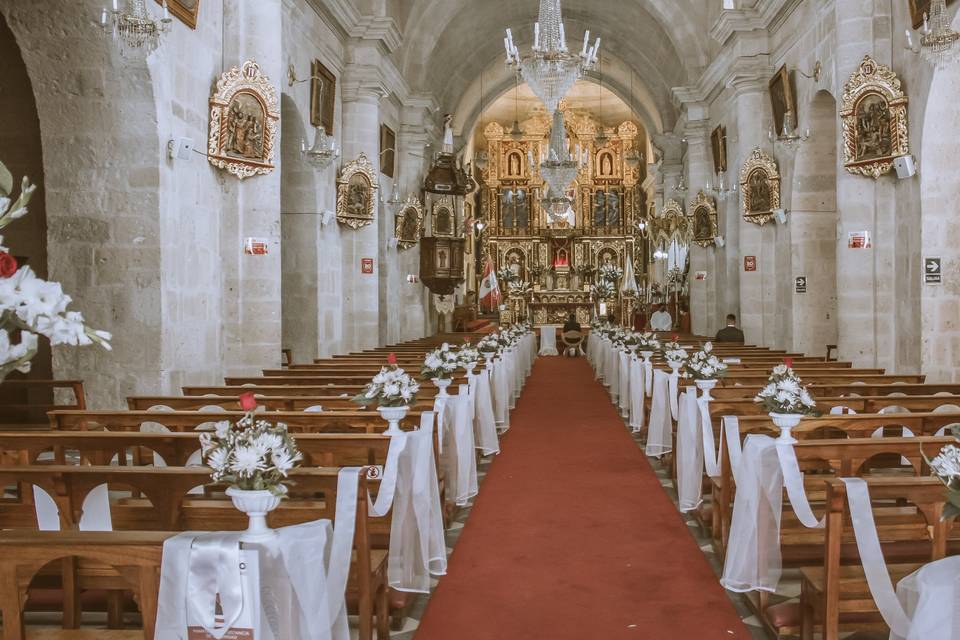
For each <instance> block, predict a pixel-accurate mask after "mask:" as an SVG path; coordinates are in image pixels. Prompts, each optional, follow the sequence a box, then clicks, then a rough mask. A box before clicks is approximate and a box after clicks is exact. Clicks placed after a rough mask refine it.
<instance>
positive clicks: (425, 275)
mask: <svg viewBox="0 0 960 640" xmlns="http://www.w3.org/2000/svg"><path fill="white" fill-rule="evenodd" d="M465 242H466V241H465V240H464V239H463V238H440V237H431V238H423V239H421V240H420V280H421V281H422V282H423V284H424V285H426V287H427V288H428V289H430V291H432V292H433V293H435V294H436V295H438V296H449V295H452V294H453V291H454V289H456V287H457V285H459V284H460V283H462V282H463V279H464V271H463V246H464V243H465Z"/></svg>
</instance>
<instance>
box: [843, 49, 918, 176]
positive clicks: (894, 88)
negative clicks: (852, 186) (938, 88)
mask: <svg viewBox="0 0 960 640" xmlns="http://www.w3.org/2000/svg"><path fill="white" fill-rule="evenodd" d="M840 119H841V121H842V123H843V155H844V166H845V167H846V169H847V171H849V172H850V173H856V174H861V175H864V176H871V177H873V178H879V177H880V176H881V175H883V174H885V173H887V172H889V171H890V170H891V169H892V168H893V161H894V159H895V158H898V157H900V156H905V155H908V154H909V153H910V143H909V133H908V129H907V96H906V94H904V92H903V91H902V89H901V88H900V79H899V78H897V75H896V74H895V73H894V72H893V71H892V70H891V69H890V68H889V67H887V66H884V65H882V64H879V63H877V62H876V61H874V60H873V58H871V57H870V56H869V55H867V56H864V58H863V61H862V62H861V63H860V67H859V68H858V69H857V71H856V72H855V73H854V74H853V75H852V76H850V79H849V80H847V83H846V84H845V85H844V88H843V96H842V98H841V101H840Z"/></svg>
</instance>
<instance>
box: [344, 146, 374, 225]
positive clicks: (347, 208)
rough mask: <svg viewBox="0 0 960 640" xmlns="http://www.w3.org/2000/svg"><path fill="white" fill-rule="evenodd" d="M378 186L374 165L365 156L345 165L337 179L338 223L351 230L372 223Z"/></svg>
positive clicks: (362, 155)
mask: <svg viewBox="0 0 960 640" xmlns="http://www.w3.org/2000/svg"><path fill="white" fill-rule="evenodd" d="M378 186H379V185H378V183H377V176H376V172H375V170H374V168H373V164H371V163H370V159H369V158H367V156H366V155H365V154H363V153H361V154H360V155H359V156H358V157H357V159H356V160H352V161H350V162H348V163H347V164H345V165H344V167H343V170H342V171H341V172H340V177H339V178H338V179H337V222H339V223H340V224H342V225H345V226H348V227H350V228H351V229H362V228H363V227H365V226H367V225H368V224H370V223H372V222H373V216H374V213H375V212H376V207H377V188H378Z"/></svg>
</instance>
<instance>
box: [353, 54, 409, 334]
mask: <svg viewBox="0 0 960 640" xmlns="http://www.w3.org/2000/svg"><path fill="white" fill-rule="evenodd" d="M353 53H354V54H356V52H353ZM386 94H387V90H386V87H385V86H384V84H383V82H382V81H381V79H380V74H379V71H378V69H377V67H376V66H373V65H369V64H361V63H357V62H354V63H351V64H349V65H348V66H347V68H346V70H345V72H344V75H343V84H342V96H343V159H342V161H343V163H344V164H345V163H347V162H350V161H352V160H355V159H356V158H357V157H359V155H360V154H361V153H364V154H365V155H366V156H367V158H368V159H369V160H370V162H371V163H372V164H373V166H374V169H375V174H376V175H377V176H378V178H380V177H382V176H380V171H379V167H380V157H379V153H380V100H381V98H383V97H384V96H385V95H386ZM385 188H386V189H387V190H388V191H389V188H390V185H387V184H385V183H383V182H381V184H380V189H378V191H377V193H376V195H375V198H376V200H377V202H379V200H380V194H381V190H382V189H385ZM384 224H387V221H386V220H385V214H384V210H383V208H382V207H379V205H378V207H377V213H376V216H375V220H374V223H373V224H370V225H367V226H366V227H364V228H362V229H359V230H356V231H355V230H352V229H349V228H345V227H342V228H341V234H340V238H341V256H342V267H343V269H342V273H343V307H342V309H343V343H342V350H343V351H344V352H351V351H358V350H363V349H372V348H374V347H376V346H377V345H378V344H379V342H380V311H381V307H380V283H379V276H378V273H379V270H380V269H381V268H382V265H381V264H380V257H381V253H380V233H381V225H384ZM364 258H369V259H373V261H374V265H373V273H372V274H370V273H367V274H365V273H362V272H361V271H362V268H361V261H362V260H363V259H364ZM391 315H392V314H391ZM392 321H396V319H392Z"/></svg>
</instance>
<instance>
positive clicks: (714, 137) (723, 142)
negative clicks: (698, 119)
mask: <svg viewBox="0 0 960 640" xmlns="http://www.w3.org/2000/svg"><path fill="white" fill-rule="evenodd" d="M710 148H711V150H712V151H713V172H714V173H722V172H724V171H726V170H727V128H726V127H725V126H723V125H722V124H721V125H719V126H718V127H717V128H716V129H714V130H713V133H711V134H710Z"/></svg>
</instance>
